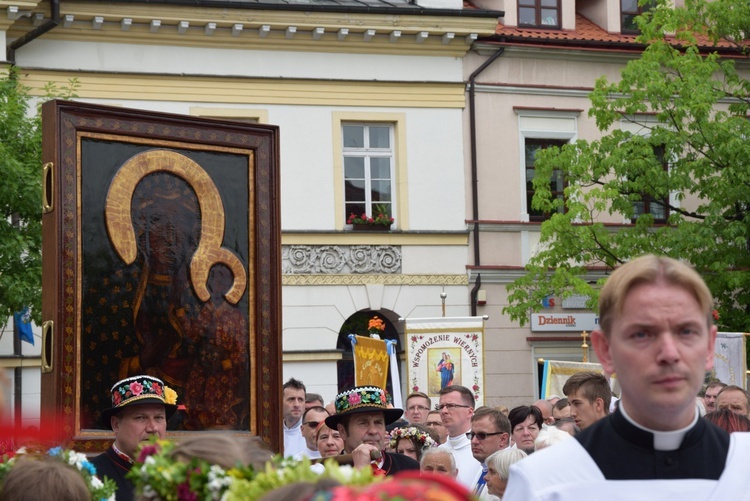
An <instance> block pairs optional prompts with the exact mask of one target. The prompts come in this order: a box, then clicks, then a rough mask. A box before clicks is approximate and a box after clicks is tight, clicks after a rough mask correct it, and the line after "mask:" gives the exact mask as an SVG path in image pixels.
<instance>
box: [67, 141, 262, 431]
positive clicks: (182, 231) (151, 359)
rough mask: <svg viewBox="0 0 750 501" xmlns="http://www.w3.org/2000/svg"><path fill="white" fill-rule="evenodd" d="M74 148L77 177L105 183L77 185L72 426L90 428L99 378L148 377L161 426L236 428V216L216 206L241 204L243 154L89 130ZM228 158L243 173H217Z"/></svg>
mask: <svg viewBox="0 0 750 501" xmlns="http://www.w3.org/2000/svg"><path fill="white" fill-rule="evenodd" d="M81 149H82V158H83V159H84V162H83V165H84V168H85V167H86V166H87V165H90V166H92V172H84V176H86V174H88V176H87V179H88V180H89V181H90V182H95V181H96V180H100V182H101V184H104V185H106V184H109V189H108V190H103V191H104V192H103V193H102V192H96V191H95V190H88V191H87V190H84V192H83V207H84V208H85V209H91V210H84V211H83V214H82V224H83V232H84V234H85V235H89V236H90V237H91V238H88V239H86V240H84V245H83V304H82V310H83V312H84V315H83V318H82V325H83V331H84V332H83V339H85V340H86V342H85V343H82V346H81V348H82V361H83V365H84V371H83V375H82V376H83V377H82V390H83V391H82V409H83V412H82V416H83V419H84V421H83V422H82V427H83V428H97V427H98V426H99V425H101V423H99V422H98V421H97V420H96V417H97V415H98V411H99V410H100V409H103V408H105V407H106V406H107V405H106V403H107V402H108V399H109V395H108V390H109V388H107V387H106V384H104V385H102V383H104V382H112V383H113V382H115V381H118V380H120V379H122V378H125V377H128V376H132V375H136V374H150V375H153V376H156V377H158V378H160V379H162V380H163V381H164V382H165V384H166V385H167V386H168V387H169V388H171V389H172V390H174V391H175V392H176V394H177V397H178V401H177V404H178V405H180V407H179V409H180V410H179V412H177V413H176V414H175V418H173V421H172V422H170V427H171V428H173V429H184V430H204V429H237V430H241V429H247V426H248V420H249V409H250V403H249V395H250V392H249V378H250V374H249V364H248V355H249V353H250V346H249V345H250V333H249V330H248V320H249V319H248V294H247V285H246V284H247V281H248V271H247V269H248V267H247V262H248V247H249V245H248V239H249V237H248V219H247V211H240V210H228V209H237V208H239V207H247V206H248V189H247V187H248V179H247V169H243V168H242V162H243V158H242V157H241V156H238V157H236V158H233V156H232V155H221V158H216V155H214V154H211V153H204V152H196V151H190V150H183V149H169V150H166V149H165V150H153V149H150V148H148V147H146V146H143V145H137V144H127V143H120V144H112V143H107V144H102V142H100V141H97V140H95V139H91V140H87V141H84V142H83V144H82V146H81ZM232 162H235V163H239V165H236V166H235V167H237V168H236V169H234V171H235V172H240V173H243V174H244V179H243V176H239V178H237V176H227V175H226V172H227V171H228V170H230V167H231V166H232ZM93 166H95V167H96V170H95V172H94V171H93V170H94V169H93ZM222 171H223V172H224V174H222ZM211 173H213V174H214V176H211V175H210V174H211ZM107 181H109V182H108V183H107ZM243 188H244V189H243ZM221 214H235V215H237V214H239V215H240V217H233V218H226V220H225V222H224V223H221V224H220V221H218V220H220V219H224V218H223V217H220V215H221ZM123 216H125V217H123ZM127 216H130V217H129V218H128V217H127ZM128 219H129V220H128ZM219 226H221V227H219ZM221 237H223V238H221ZM211 240H213V242H211ZM226 241H229V242H231V246H225V245H224V244H223V242H226ZM207 242H209V244H208V245H207V244H206V243H207ZM206 273H207V275H206ZM113 347H116V348H115V349H113ZM188 382H189V384H188Z"/></svg>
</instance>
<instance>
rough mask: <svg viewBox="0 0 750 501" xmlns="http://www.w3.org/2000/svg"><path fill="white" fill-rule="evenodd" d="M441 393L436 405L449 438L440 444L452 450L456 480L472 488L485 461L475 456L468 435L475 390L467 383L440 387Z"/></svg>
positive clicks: (472, 413)
mask: <svg viewBox="0 0 750 501" xmlns="http://www.w3.org/2000/svg"><path fill="white" fill-rule="evenodd" d="M439 395H440V403H439V404H438V405H436V406H435V408H436V409H437V410H439V411H440V417H441V418H442V419H443V426H445V428H446V429H447V430H448V440H446V442H445V443H444V444H443V445H441V446H440V447H442V448H444V449H447V450H449V451H451V452H452V453H453V457H455V458H456V466H457V467H458V477H457V478H456V480H457V481H458V483H460V484H462V485H464V486H465V487H466V488H467V489H471V488H473V487H474V482H475V480H476V477H477V476H478V475H479V473H480V472H481V471H482V463H480V462H479V461H477V460H476V459H474V455H473V454H472V453H471V440H469V437H467V436H466V433H467V432H470V431H471V418H472V416H473V415H474V394H473V393H472V392H471V390H469V389H468V388H466V387H464V386H460V385H451V386H446V387H445V388H443V389H441V390H440V392H439Z"/></svg>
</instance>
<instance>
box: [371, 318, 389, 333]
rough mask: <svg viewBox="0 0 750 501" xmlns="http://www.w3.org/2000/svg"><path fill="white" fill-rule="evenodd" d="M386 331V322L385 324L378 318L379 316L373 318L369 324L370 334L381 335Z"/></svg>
mask: <svg viewBox="0 0 750 501" xmlns="http://www.w3.org/2000/svg"><path fill="white" fill-rule="evenodd" d="M384 330H385V322H383V319H382V318H378V316H377V315H375V316H374V317H372V318H371V319H370V321H369V322H368V323H367V332H369V333H370V335H373V334H378V335H379V334H380V333H381V332H383V331H384Z"/></svg>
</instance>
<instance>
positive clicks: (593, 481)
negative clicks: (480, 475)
mask: <svg viewBox="0 0 750 501" xmlns="http://www.w3.org/2000/svg"><path fill="white" fill-rule="evenodd" d="M748 464H750V433H739V432H737V433H732V434H731V435H729V452H728V454H727V461H726V466H725V467H724V472H723V473H722V475H721V477H720V478H719V480H705V479H684V478H682V479H676V480H606V479H605V478H604V475H603V474H602V472H601V470H599V467H598V466H597V465H596V463H595V462H594V460H593V459H591V456H589V454H588V453H587V452H586V450H585V449H584V448H583V447H582V446H581V444H580V443H579V442H578V440H565V441H563V442H561V443H559V444H556V445H554V446H552V447H547V448H545V449H543V450H541V451H538V452H535V453H534V454H533V455H532V456H529V457H528V458H524V459H522V460H521V461H519V462H518V463H515V464H514V465H512V466H511V467H510V478H509V482H508V488H507V489H506V491H505V494H504V495H503V501H552V500H555V501H568V500H570V501H581V500H586V499H602V496H603V495H604V493H606V499H607V501H633V500H638V501H664V500H673V499H674V500H686V501H688V500H689V501H741V500H746V499H747V498H748V492H750V475H748V474H747V465H748Z"/></svg>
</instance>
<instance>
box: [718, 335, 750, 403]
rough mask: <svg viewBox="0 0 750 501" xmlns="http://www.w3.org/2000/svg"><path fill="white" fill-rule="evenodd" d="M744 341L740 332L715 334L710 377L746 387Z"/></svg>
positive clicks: (743, 336)
mask: <svg viewBox="0 0 750 501" xmlns="http://www.w3.org/2000/svg"><path fill="white" fill-rule="evenodd" d="M745 343H746V340H745V334H743V333H742V332H719V333H718V334H717V335H716V346H715V347H714V368H713V370H712V371H711V372H712V374H711V376H712V378H716V379H718V380H719V381H721V382H722V383H726V384H733V385H736V386H739V387H741V388H745V389H747V377H746V374H747V359H746V358H745V357H746V355H745Z"/></svg>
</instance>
